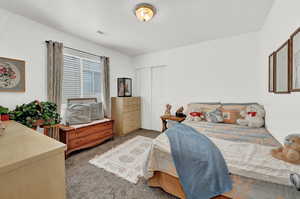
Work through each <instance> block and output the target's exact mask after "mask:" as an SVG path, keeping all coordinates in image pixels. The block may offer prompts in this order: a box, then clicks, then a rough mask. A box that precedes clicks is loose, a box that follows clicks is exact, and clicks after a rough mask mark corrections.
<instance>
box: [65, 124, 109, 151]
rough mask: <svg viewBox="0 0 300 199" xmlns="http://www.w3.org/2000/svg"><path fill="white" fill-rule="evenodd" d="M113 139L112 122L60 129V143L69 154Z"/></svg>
mask: <svg viewBox="0 0 300 199" xmlns="http://www.w3.org/2000/svg"><path fill="white" fill-rule="evenodd" d="M111 138H113V121H112V120H109V121H106V122H102V123H96V124H91V125H88V126H84V127H81V128H73V127H67V126H61V127H60V141H61V142H63V143H65V144H66V145H67V151H66V155H68V154H69V153H71V152H73V151H76V150H80V149H84V148H88V147H92V146H95V145H98V144H100V143H102V142H104V141H105V140H108V139H111Z"/></svg>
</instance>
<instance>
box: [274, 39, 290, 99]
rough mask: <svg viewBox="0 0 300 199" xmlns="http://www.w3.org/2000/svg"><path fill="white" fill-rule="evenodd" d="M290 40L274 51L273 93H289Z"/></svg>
mask: <svg viewBox="0 0 300 199" xmlns="http://www.w3.org/2000/svg"><path fill="white" fill-rule="evenodd" d="M290 43H291V42H290V40H288V41H286V42H285V43H284V44H283V45H281V46H280V47H279V48H278V49H277V50H276V51H275V63H274V66H275V67H274V93H277V94H289V93H290V90H291V89H290V88H291V86H290V82H291V81H290V76H291V53H290V52H291V45H290Z"/></svg>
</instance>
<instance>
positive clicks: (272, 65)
mask: <svg viewBox="0 0 300 199" xmlns="http://www.w3.org/2000/svg"><path fill="white" fill-rule="evenodd" d="M275 64H276V54H275V53H274V52H273V53H272V54H271V55H270V56H269V92H270V93H272V92H274V80H275V78H274V68H275Z"/></svg>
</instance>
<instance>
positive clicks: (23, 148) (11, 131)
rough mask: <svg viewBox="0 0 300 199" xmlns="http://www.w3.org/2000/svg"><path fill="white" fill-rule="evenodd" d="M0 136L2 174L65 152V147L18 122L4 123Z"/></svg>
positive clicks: (0, 166)
mask: <svg viewBox="0 0 300 199" xmlns="http://www.w3.org/2000/svg"><path fill="white" fill-rule="evenodd" d="M4 126H6V129H5V130H4V133H3V135H0V174H1V173H3V172H8V171H11V170H14V169H16V168H19V167H21V166H23V165H25V164H28V163H32V162H33V161H36V160H39V159H41V158H45V157H48V156H51V155H53V154H56V153H59V152H63V151H64V149H65V145H64V144H63V143H60V142H58V141H56V140H54V139H52V138H49V137H47V136H45V135H43V134H41V133H38V132H36V131H34V130H32V129H30V128H27V127H25V126H23V125H21V124H19V123H17V122H14V121H8V122H4Z"/></svg>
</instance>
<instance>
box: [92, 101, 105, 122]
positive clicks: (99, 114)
mask: <svg viewBox="0 0 300 199" xmlns="http://www.w3.org/2000/svg"><path fill="white" fill-rule="evenodd" d="M90 106H91V120H92V121H94V120H102V119H104V114H103V109H102V103H91V104H90Z"/></svg>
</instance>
